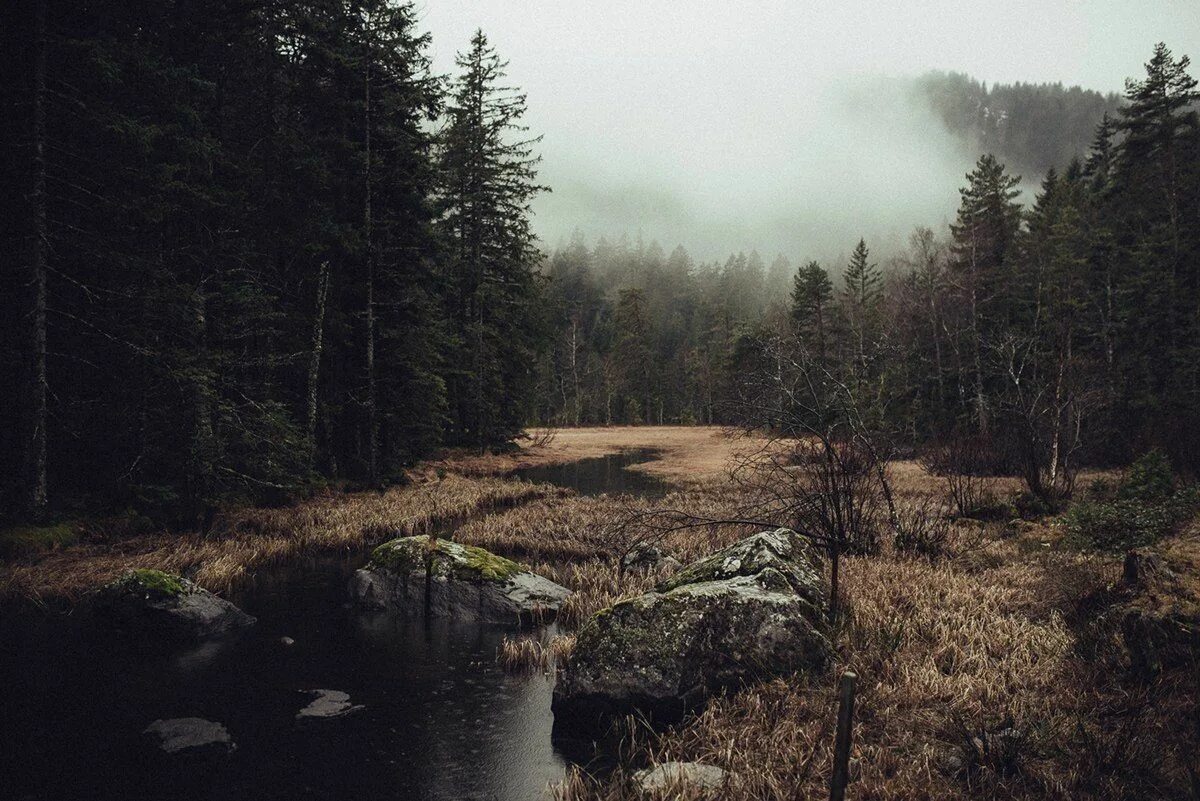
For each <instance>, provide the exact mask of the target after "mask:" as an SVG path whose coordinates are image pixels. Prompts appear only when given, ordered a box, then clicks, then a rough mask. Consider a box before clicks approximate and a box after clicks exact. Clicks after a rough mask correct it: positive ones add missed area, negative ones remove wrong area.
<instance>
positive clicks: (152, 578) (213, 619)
mask: <svg viewBox="0 0 1200 801" xmlns="http://www.w3.org/2000/svg"><path fill="white" fill-rule="evenodd" d="M96 607H97V610H98V611H99V612H100V614H101V615H102V616H103V617H106V618H108V619H109V620H111V621H112V622H114V623H115V624H117V625H118V626H120V627H122V628H125V629H128V630H131V631H133V632H135V633H138V634H149V635H154V636H166V637H171V638H174V639H180V640H201V639H204V638H206V637H211V636H213V635H216V634H221V633H223V632H227V631H230V630H233V629H237V628H242V627H244V626H249V625H251V624H253V623H254V618H253V617H251V616H250V615H247V614H246V613H245V612H243V611H242V610H241V609H238V608H237V607H236V606H234V605H233V604H231V603H230V602H229V601H226V600H225V599H223V598H218V597H217V596H215V595H213V594H212V593H211V592H209V591H208V590H206V589H203V588H202V587H199V586H197V585H196V584H193V583H192V582H191V581H188V580H187V579H185V578H182V577H181V576H176V575H174V574H171V573H164V572H162V571H161V570H144V569H139V570H130V571H128V572H126V573H125V574H124V575H123V576H121V578H119V579H117V580H116V581H114V582H112V583H111V584H108V585H106V586H104V587H103V588H102V589H101V590H100V591H99V593H97V596H96Z"/></svg>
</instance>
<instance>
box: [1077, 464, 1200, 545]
mask: <svg viewBox="0 0 1200 801" xmlns="http://www.w3.org/2000/svg"><path fill="white" fill-rule="evenodd" d="M1104 497H1105V496H1104V495H1103V494H1100V493H1093V494H1092V497H1091V498H1089V499H1088V500H1084V501H1080V502H1079V503H1076V504H1075V505H1074V506H1072V507H1071V509H1070V511H1068V512H1067V514H1066V515H1065V516H1064V518H1063V522H1064V524H1065V525H1066V527H1067V531H1068V532H1069V533H1070V534H1071V536H1072V537H1074V538H1075V539H1077V540H1079V541H1081V542H1082V543H1083V544H1085V545H1088V546H1090V547H1094V548H1101V549H1104V550H1124V549H1128V548H1136V547H1138V546H1140V545H1148V544H1150V543H1153V542H1155V541H1157V540H1160V539H1162V538H1163V537H1165V536H1167V535H1169V534H1171V533H1173V532H1174V531H1175V530H1176V529H1177V528H1179V526H1180V525H1182V524H1183V523H1185V522H1187V520H1188V519H1190V518H1191V517H1192V516H1193V515H1194V514H1195V513H1196V510H1197V509H1198V508H1200V493H1198V492H1197V490H1196V488H1194V487H1188V488H1184V489H1177V488H1176V484H1175V476H1174V474H1173V473H1172V472H1171V465H1170V462H1169V461H1168V460H1167V458H1166V457H1165V456H1164V455H1163V454H1162V453H1161V452H1159V451H1151V452H1150V453H1147V454H1146V455H1145V456H1143V457H1141V458H1140V459H1138V460H1137V461H1136V462H1134V463H1133V465H1131V466H1130V468H1129V472H1128V473H1127V474H1126V476H1125V478H1124V480H1122V481H1121V484H1120V486H1119V487H1118V488H1117V491H1116V493H1115V495H1114V496H1113V498H1112V500H1104Z"/></svg>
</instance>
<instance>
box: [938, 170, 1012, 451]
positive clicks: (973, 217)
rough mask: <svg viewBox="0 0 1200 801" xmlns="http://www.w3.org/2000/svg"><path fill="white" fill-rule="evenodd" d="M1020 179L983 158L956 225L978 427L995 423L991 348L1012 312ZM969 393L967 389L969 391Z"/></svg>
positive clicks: (968, 386) (967, 385)
mask: <svg viewBox="0 0 1200 801" xmlns="http://www.w3.org/2000/svg"><path fill="white" fill-rule="evenodd" d="M1019 183H1020V178H1019V177H1017V176H1014V175H1009V174H1008V173H1007V172H1005V169H1004V165H1003V164H1001V163H1000V162H998V161H997V160H996V159H995V158H994V157H993V156H991V155H984V156H982V157H980V159H979V161H978V162H977V163H976V165H975V169H974V170H972V171H971V172H970V173H968V174H967V185H966V186H965V187H963V188H962V189H960V190H959V194H960V195H961V202H960V204H959V208H958V216H957V219H956V220H955V222H954V223H952V224H951V226H950V233H951V237H952V243H951V261H950V264H951V267H952V268H953V271H954V273H955V274H956V275H957V277H958V279H959V288H960V291H961V292H962V294H963V296H964V297H963V301H964V302H965V306H966V309H965V312H966V316H967V321H966V326H965V331H964V337H965V339H966V342H965V343H964V348H963V351H964V352H965V353H966V354H968V363H967V364H965V365H963V366H962V367H963V369H964V372H965V373H966V374H968V375H969V378H967V377H966V376H964V377H963V378H961V379H960V385H961V386H963V388H964V390H966V391H967V392H969V394H970V396H971V397H972V399H973V405H974V417H975V424H976V428H977V430H978V431H979V432H980V433H982V434H986V433H987V432H988V427H989V410H988V401H987V396H988V381H987V376H985V370H984V361H985V350H986V349H987V348H988V347H989V346H990V345H992V344H994V342H995V337H994V336H993V334H994V333H995V331H996V330H997V329H999V328H1002V327H1003V326H1004V325H1005V324H1006V322H1007V321H1006V319H1005V315H1006V314H1007V313H1008V312H1009V311H1011V304H1009V303H1007V302H1006V299H1005V297H1004V295H1003V289H1004V287H1005V285H1006V284H1007V282H1008V280H1009V278H1010V277H1011V274H1012V269H1013V264H1012V255H1013V248H1014V245H1015V242H1016V238H1017V233H1018V230H1019V229H1020V225H1021V205H1020V204H1019V203H1018V202H1017V201H1016V198H1017V197H1018V196H1019V195H1020V191H1019V190H1018V189H1017V186H1018V184H1019ZM964 394H966V393H964Z"/></svg>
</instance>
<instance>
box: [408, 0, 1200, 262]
mask: <svg viewBox="0 0 1200 801" xmlns="http://www.w3.org/2000/svg"><path fill="white" fill-rule="evenodd" d="M888 5H889V6H892V7H889V8H882V7H881V6H884V4H882V3H877V2H840V3H820V4H818V3H800V2H779V1H778V0H774V1H772V2H753V3H749V2H747V3H738V2H700V1H699V0H671V2H653V3H651V2H645V0H643V2H627V1H626V0H615V1H614V0H610V1H609V2H604V3H595V2H572V1H570V0H481V2H465V1H464V0H427V2H426V3H425V5H424V7H423V12H422V14H423V20H424V24H425V27H426V28H427V29H428V30H429V31H430V32H431V33H432V35H433V39H434V41H433V53H434V58H435V67H436V69H437V70H439V71H441V72H452V71H453V69H454V52H455V51H456V50H459V49H462V48H463V47H464V45H465V43H466V41H467V39H468V38H469V36H470V34H471V32H472V31H473V30H474V29H475V28H476V27H481V28H483V30H484V31H485V32H486V33H487V34H488V36H489V37H490V39H491V41H492V43H493V44H494V45H495V46H496V47H497V49H498V50H499V51H500V53H501V54H502V55H503V56H504V57H505V58H507V59H508V60H509V61H510V66H509V78H510V80H511V82H512V83H513V84H515V85H517V86H520V87H521V88H522V89H523V90H525V91H526V92H527V93H528V103H529V113H528V117H527V122H528V124H529V125H530V127H531V131H532V132H533V133H535V134H541V135H542V136H543V137H544V139H543V141H542V143H541V145H540V152H541V153H542V156H543V158H544V161H543V163H542V170H541V178H542V180H543V181H544V182H545V183H546V184H548V185H549V186H551V187H552V188H553V192H552V193H551V194H548V195H544V196H542V197H540V198H539V199H538V200H537V201H536V203H535V206H534V210H535V229H536V231H537V232H538V234H539V235H540V236H541V237H542V239H543V242H544V244H545V245H546V246H547V247H553V246H555V245H556V244H559V243H560V242H561V241H563V240H564V239H565V238H566V237H568V236H570V234H571V233H572V231H574V230H576V229H578V230H580V231H582V232H584V233H585V234H586V235H588V236H590V237H595V236H598V235H602V234H603V235H620V234H622V233H628V234H630V235H637V234H639V233H640V234H641V235H642V236H644V237H645V238H646V239H647V240H651V239H653V240H657V241H658V242H660V243H661V244H662V245H663V246H664V247H667V248H668V249H669V248H670V247H673V246H674V245H675V244H680V243H682V244H684V245H685V246H686V247H687V248H688V249H689V250H690V251H691V252H692V253H693V255H694V256H696V257H698V258H705V259H709V258H721V257H723V256H724V255H726V254H728V253H729V252H731V251H736V250H749V249H751V248H757V249H758V250H759V251H760V252H761V253H763V254H764V255H766V256H770V255H773V254H774V253H776V252H782V253H785V254H787V255H789V256H790V257H792V258H808V257H817V258H830V257H834V256H837V255H838V254H842V253H845V252H847V251H848V250H849V249H850V248H851V247H852V246H853V244H854V242H855V241H857V239H858V237H859V236H865V237H867V239H868V243H869V244H872V245H873V246H874V247H875V248H876V250H877V252H887V251H889V250H891V249H893V247H894V246H895V245H897V244H898V243H900V242H902V241H903V239H904V238H905V237H906V236H907V233H908V231H910V230H911V229H912V227H913V226H914V225H917V224H925V225H932V226H934V227H938V226H941V225H944V224H945V223H946V222H947V221H948V220H949V219H950V218H951V217H952V215H953V213H954V209H955V207H956V205H957V199H958V196H957V191H956V190H957V187H958V186H959V185H960V184H961V183H962V176H963V174H964V173H965V172H966V171H967V170H968V169H969V168H970V166H971V163H972V162H973V161H974V156H975V155H977V154H972V153H970V152H967V151H966V150H965V149H964V148H963V146H962V145H961V143H959V142H957V141H955V140H953V139H952V138H951V137H950V136H949V135H948V134H947V133H946V132H945V131H944V130H943V128H942V126H941V124H940V123H939V122H938V121H937V120H935V119H934V118H933V117H932V116H931V115H930V113H929V112H928V110H927V109H926V108H924V107H923V106H922V105H920V104H915V103H912V102H910V101H908V100H906V93H905V91H904V87H905V85H906V84H905V81H906V79H909V78H912V77H915V76H917V75H920V74H922V73H925V72H927V71H929V70H934V69H937V70H947V71H957V72H965V73H968V74H970V75H972V76H974V77H975V78H978V79H980V80H986V81H988V82H989V83H991V82H1015V81H1027V82H1055V81H1061V82H1063V83H1064V84H1068V85H1071V84H1078V85H1081V86H1083V87H1085V88H1089V89H1097V90H1100V91H1106V92H1107V91H1119V90H1120V89H1121V87H1122V85H1123V81H1124V79H1125V78H1126V77H1127V76H1130V75H1136V74H1138V73H1140V71H1141V65H1142V63H1143V62H1144V61H1145V60H1146V59H1147V58H1148V57H1149V54H1150V51H1151V49H1152V47H1153V45H1154V43H1155V42H1158V41H1165V42H1167V44H1168V45H1169V46H1170V47H1171V48H1172V49H1173V50H1174V51H1175V53H1176V54H1184V53H1188V54H1198V53H1200V13H1197V11H1196V6H1195V2H1194V0H1181V1H1178V2H1175V1H1173V0H1164V2H1151V3H1137V2H1128V0H1126V2H1110V1H1109V0H1103V2H1096V1H1095V0H1090V1H1089V2H1086V3H1085V2H1063V1H1062V0H1053V1H1051V0H1040V1H1039V2H1005V3H1003V4H1001V3H992V4H989V5H988V6H987V7H982V8H978V9H975V10H968V8H969V6H971V5H974V4H967V3H962V2H955V1H954V0H940V1H939V2H908V3H903V4H900V3H895V4H888Z"/></svg>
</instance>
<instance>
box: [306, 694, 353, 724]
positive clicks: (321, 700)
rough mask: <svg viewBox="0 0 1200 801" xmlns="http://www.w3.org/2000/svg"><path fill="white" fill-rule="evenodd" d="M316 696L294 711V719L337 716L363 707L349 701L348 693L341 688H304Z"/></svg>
mask: <svg viewBox="0 0 1200 801" xmlns="http://www.w3.org/2000/svg"><path fill="white" fill-rule="evenodd" d="M305 692H307V693H309V694H310V695H315V696H316V697H315V698H313V700H312V701H311V702H310V703H309V705H308V706H306V707H304V708H303V709H301V710H300V711H299V712H297V713H296V720H305V719H310V718H338V717H341V716H343V715H349V714H350V713H351V712H357V711H359V710H360V709H364V708H365V707H363V706H362V705H361V704H352V703H350V695H349V694H348V693H344V692H342V691H341V690H306V691H305Z"/></svg>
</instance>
